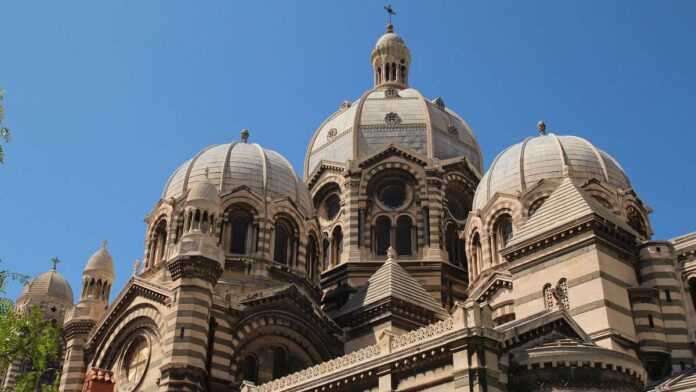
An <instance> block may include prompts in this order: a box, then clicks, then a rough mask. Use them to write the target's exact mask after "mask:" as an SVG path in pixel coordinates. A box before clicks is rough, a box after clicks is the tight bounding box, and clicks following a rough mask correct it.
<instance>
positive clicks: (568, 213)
mask: <svg viewBox="0 0 696 392" xmlns="http://www.w3.org/2000/svg"><path fill="white" fill-rule="evenodd" d="M593 214H596V215H599V216H601V217H602V218H604V219H606V220H608V221H610V222H612V223H614V224H615V225H617V226H619V227H621V228H622V229H623V230H626V231H628V232H629V233H631V234H634V235H636V236H637V235H638V234H637V233H636V231H635V230H634V229H632V228H631V227H630V226H629V225H628V224H626V222H624V221H623V220H621V219H620V218H619V217H617V216H616V214H614V213H613V212H612V211H610V210H609V209H608V208H606V207H604V206H603V205H601V204H600V203H599V202H598V201H596V200H595V199H594V198H592V197H590V196H587V195H585V193H584V192H583V191H582V190H581V189H579V188H578V186H577V185H575V183H574V182H573V181H572V180H571V179H570V178H569V177H565V178H564V179H563V181H561V183H560V185H558V187H557V188H556V189H555V190H554V191H553V193H551V195H550V196H549V198H548V200H546V201H545V202H544V204H542V205H541V207H540V208H539V210H537V212H536V213H535V214H534V215H533V216H532V217H531V218H530V219H529V220H528V221H527V222H526V223H525V224H524V225H522V227H520V228H519V230H517V233H515V234H514V235H513V237H512V240H511V241H510V243H509V245H508V246H514V245H517V244H520V243H522V242H524V241H526V240H528V239H530V238H533V237H535V236H538V235H540V234H543V233H545V232H547V231H549V230H551V229H554V228H557V227H562V226H563V225H566V224H569V223H571V222H573V221H575V220H578V219H580V218H584V217H586V216H589V215H593Z"/></svg>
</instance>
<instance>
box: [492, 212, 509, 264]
mask: <svg viewBox="0 0 696 392" xmlns="http://www.w3.org/2000/svg"><path fill="white" fill-rule="evenodd" d="M493 232H494V238H493V246H494V249H493V260H495V261H496V262H498V263H499V262H501V261H502V258H501V257H500V251H501V249H503V248H505V247H506V246H507V244H508V242H509V241H510V239H511V238H512V218H511V217H510V215H508V214H503V215H501V216H500V217H498V220H497V221H496V222H495V226H494V227H493Z"/></svg>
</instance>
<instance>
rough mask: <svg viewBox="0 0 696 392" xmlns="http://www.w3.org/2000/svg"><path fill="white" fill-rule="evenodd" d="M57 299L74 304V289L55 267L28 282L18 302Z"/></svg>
mask: <svg viewBox="0 0 696 392" xmlns="http://www.w3.org/2000/svg"><path fill="white" fill-rule="evenodd" d="M44 299H45V300H48V301H56V302H58V303H61V304H63V305H72V304H73V291H72V288H71V287H70V284H69V283H68V281H67V280H65V278H64V277H63V275H61V274H60V273H59V272H58V271H56V270H55V269H52V270H50V271H48V272H44V273H43V274H41V275H39V276H37V277H36V278H34V279H32V280H31V281H30V282H29V283H27V284H26V285H25V286H24V288H23V289H22V293H21V294H20V295H19V298H18V299H17V303H26V302H28V301H30V300H44Z"/></svg>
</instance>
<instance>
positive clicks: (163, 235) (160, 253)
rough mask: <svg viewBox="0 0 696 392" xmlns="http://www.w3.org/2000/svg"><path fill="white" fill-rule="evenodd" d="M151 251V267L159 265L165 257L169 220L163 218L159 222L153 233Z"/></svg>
mask: <svg viewBox="0 0 696 392" xmlns="http://www.w3.org/2000/svg"><path fill="white" fill-rule="evenodd" d="M150 244H151V250H150V257H149V263H148V264H149V266H150V267H151V266H153V265H155V264H159V263H160V262H161V261H162V260H164V257H165V249H166V245H167V220H166V219H164V218H162V219H160V220H158V221H157V223H156V224H155V225H154V230H153V231H152V237H151V238H150Z"/></svg>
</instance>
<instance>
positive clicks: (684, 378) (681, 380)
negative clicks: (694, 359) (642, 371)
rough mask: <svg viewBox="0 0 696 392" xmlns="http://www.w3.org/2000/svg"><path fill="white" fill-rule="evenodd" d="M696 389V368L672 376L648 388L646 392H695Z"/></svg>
mask: <svg viewBox="0 0 696 392" xmlns="http://www.w3.org/2000/svg"><path fill="white" fill-rule="evenodd" d="M695 389H696V368H691V369H688V370H686V371H683V372H681V373H679V374H676V375H672V376H670V377H668V378H667V379H665V380H661V381H658V382H657V383H655V384H653V385H651V386H649V387H648V388H646V389H645V390H646V391H650V392H652V391H654V392H658V391H674V392H676V391H685V392H686V391H693V390H695Z"/></svg>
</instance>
